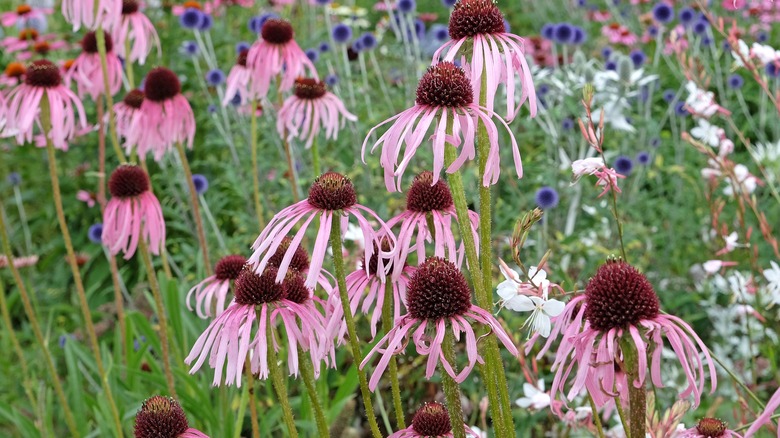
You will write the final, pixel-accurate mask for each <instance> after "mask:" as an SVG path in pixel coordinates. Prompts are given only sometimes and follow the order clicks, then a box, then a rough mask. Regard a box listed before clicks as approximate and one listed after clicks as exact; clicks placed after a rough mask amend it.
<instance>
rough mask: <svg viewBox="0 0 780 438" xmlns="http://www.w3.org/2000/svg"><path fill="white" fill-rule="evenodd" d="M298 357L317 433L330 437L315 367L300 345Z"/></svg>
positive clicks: (325, 437) (324, 437)
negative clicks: (318, 392) (318, 389)
mask: <svg viewBox="0 0 780 438" xmlns="http://www.w3.org/2000/svg"><path fill="white" fill-rule="evenodd" d="M298 357H299V358H301V359H300V362H299V363H300V365H301V376H302V377H303V384H304V385H305V386H306V392H308V393H309V399H310V400H311V406H312V411H313V412H314V420H315V422H316V423H317V434H318V436H321V437H323V438H327V437H330V431H329V430H328V421H327V420H326V419H325V412H324V411H323V410H322V403H321V402H320V397H319V395H317V385H316V380H315V378H314V368H313V367H312V365H311V362H309V361H308V360H307V359H306V355H305V352H304V351H303V349H302V348H301V347H300V346H298Z"/></svg>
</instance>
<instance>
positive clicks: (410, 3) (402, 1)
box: [396, 0, 417, 14]
mask: <svg viewBox="0 0 780 438" xmlns="http://www.w3.org/2000/svg"><path fill="white" fill-rule="evenodd" d="M396 7H397V8H398V10H399V11H401V12H402V13H404V14H408V13H410V12H414V10H415V9H416V8H417V3H415V1H414V0H398V3H397V4H396Z"/></svg>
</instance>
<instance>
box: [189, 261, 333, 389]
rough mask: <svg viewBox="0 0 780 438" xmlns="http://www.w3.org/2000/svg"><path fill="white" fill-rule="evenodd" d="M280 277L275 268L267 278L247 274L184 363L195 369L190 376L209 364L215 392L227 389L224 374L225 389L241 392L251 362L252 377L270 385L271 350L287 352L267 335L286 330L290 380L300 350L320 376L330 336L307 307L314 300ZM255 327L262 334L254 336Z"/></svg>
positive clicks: (248, 269)
mask: <svg viewBox="0 0 780 438" xmlns="http://www.w3.org/2000/svg"><path fill="white" fill-rule="evenodd" d="M277 272H278V271H277V269H276V268H274V267H272V266H269V267H268V268H267V269H265V270H264V271H263V272H262V273H257V272H255V269H254V267H252V266H247V267H246V268H245V269H243V270H242V271H241V274H239V276H238V278H237V279H236V281H235V292H234V298H233V301H232V302H231V304H230V306H228V308H227V309H225V311H224V312H222V314H220V315H219V316H218V317H216V318H215V319H214V320H213V321H212V322H211V324H209V326H208V328H206V330H205V331H204V332H203V334H201V335H200V337H199V338H198V340H197V341H196V342H195V345H194V346H193V347H192V351H190V354H189V356H187V358H186V359H185V360H184V362H185V363H186V364H188V365H192V369H190V374H194V373H195V372H197V371H198V370H199V369H200V368H201V366H203V364H204V363H205V362H206V359H208V364H209V366H210V367H211V368H214V381H213V384H214V385H215V386H219V385H220V384H221V383H222V380H223V370H224V381H225V384H226V385H232V384H235V385H236V386H238V387H240V386H241V380H243V379H242V378H241V376H242V375H243V372H244V363H245V362H246V360H247V358H249V363H250V369H251V372H252V373H253V374H255V375H257V376H258V377H259V378H260V379H261V380H265V379H267V378H268V376H269V371H270V370H269V367H268V348H274V349H275V350H276V351H278V350H279V349H280V348H281V346H280V345H279V343H278V342H276V340H275V339H269V338H268V336H267V333H268V332H267V330H269V331H270V332H271V334H272V336H274V337H275V335H273V332H281V331H282V329H283V331H284V332H285V333H286V335H287V343H288V347H287V354H288V356H287V367H288V370H289V373H290V375H296V376H297V375H298V361H299V358H298V347H299V346H300V348H301V349H302V350H303V351H307V352H308V353H309V358H310V360H311V361H312V365H314V369H315V373H317V374H318V372H319V369H320V364H321V362H322V361H323V359H324V354H323V352H322V349H321V348H320V345H319V343H318V340H319V337H320V336H322V334H323V333H324V331H325V330H324V328H323V327H322V323H321V321H322V319H321V318H320V317H317V316H315V315H313V314H312V311H311V309H312V307H307V306H305V305H304V304H305V303H306V302H307V301H310V299H311V297H310V296H306V294H300V293H299V290H298V288H297V287H291V286H292V284H291V283H287V284H285V283H277V281H276V276H277ZM290 274H291V278H293V276H294V275H297V273H295V272H294V271H290ZM296 285H297V284H296ZM290 292H292V293H290ZM255 322H257V326H258V328H257V331H254V330H253V329H254V326H255ZM278 322H281V327H277V323H278ZM269 324H270V325H271V327H270V329H268V325H269ZM253 331H254V333H253ZM250 350H251V351H252V353H251V354H250ZM303 360H307V359H305V358H304V359H303Z"/></svg>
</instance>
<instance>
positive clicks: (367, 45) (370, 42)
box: [360, 32, 376, 50]
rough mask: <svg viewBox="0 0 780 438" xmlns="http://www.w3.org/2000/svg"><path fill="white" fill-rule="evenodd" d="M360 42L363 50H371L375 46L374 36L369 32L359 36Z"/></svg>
mask: <svg viewBox="0 0 780 438" xmlns="http://www.w3.org/2000/svg"><path fill="white" fill-rule="evenodd" d="M360 43H361V44H362V45H363V50H373V49H374V48H375V47H376V37H375V36H374V34H373V33H371V32H366V33H364V34H363V35H361V36H360Z"/></svg>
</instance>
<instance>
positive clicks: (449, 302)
mask: <svg viewBox="0 0 780 438" xmlns="http://www.w3.org/2000/svg"><path fill="white" fill-rule="evenodd" d="M406 308H407V309H408V313H407V314H406V315H404V316H402V317H401V318H399V319H398V320H396V325H395V327H393V329H392V330H390V331H389V332H388V333H387V334H386V335H385V337H384V338H382V339H381V340H380V341H379V342H378V343H377V344H376V345H375V346H374V348H373V349H372V350H371V351H370V352H369V353H368V355H366V358H365V359H364V360H363V362H362V363H361V364H360V367H361V368H364V367H365V366H366V364H367V363H368V362H370V361H371V358H372V357H373V355H374V354H376V353H377V352H380V354H381V355H382V358H381V359H380V361H379V363H378V365H377V367H376V369H375V371H374V373H373V375H372V376H371V380H370V382H369V385H368V386H369V388H370V389H371V390H372V391H373V390H375V389H376V387H377V384H378V383H379V379H380V378H381V376H382V373H383V372H384V370H385V369H386V367H387V364H388V362H389V361H390V357H392V355H394V354H398V353H399V352H402V351H403V350H404V348H399V347H400V346H401V345H402V344H404V341H407V340H408V339H409V337H411V338H412V340H413V342H414V344H415V347H416V349H417V352H418V353H419V354H422V355H426V356H428V361H427V364H426V369H425V378H426V379H430V378H431V377H432V376H433V373H434V371H435V370H436V365H437V364H439V363H441V365H442V368H444V370H445V372H447V374H449V375H450V376H451V377H452V378H453V379H455V381H457V382H459V383H460V382H463V381H464V380H465V379H466V377H468V375H469V373H471V370H472V369H473V368H474V365H475V364H476V363H477V361H480V362H481V360H482V359H481V357H480V356H479V353H478V351H477V344H476V336H475V333H474V328H473V326H474V322H475V323H479V324H483V325H487V326H489V327H490V328H491V329H492V331H493V334H495V335H496V337H497V338H498V340H500V341H501V343H502V344H503V345H504V346H505V347H506V348H507V350H509V352H510V353H511V354H512V355H514V356H516V355H517V348H516V347H515V346H514V344H513V343H512V340H511V339H510V338H509V336H508V335H507V334H506V332H505V331H504V329H503V328H502V327H501V325H500V323H499V322H498V321H497V320H496V319H495V318H494V317H493V315H491V314H490V313H489V312H487V311H485V310H483V309H481V308H479V307H477V306H474V305H472V304H471V289H470V288H469V285H468V282H467V281H466V278H465V277H464V276H463V273H461V272H460V270H459V269H458V268H457V266H455V264H453V263H450V262H448V261H447V260H444V259H442V258H439V257H430V258H428V259H427V260H426V261H425V262H423V263H422V264H421V265H420V266H419V267H418V268H417V270H416V271H415V272H414V273H413V274H412V277H411V279H410V280H409V284H408V285H407V290H406ZM467 318H468V319H471V320H473V321H474V322H468V320H467ZM426 329H430V330H431V331H432V332H433V333H432V335H431V336H430V337H428V336H422V335H425V334H426ZM447 330H452V331H453V332H454V333H455V334H456V339H460V338H461V336H460V335H461V334H465V343H466V355H467V358H468V361H467V364H466V366H465V367H464V369H463V370H462V371H461V372H460V373H457V372H456V371H455V369H454V368H453V364H450V363H449V362H448V361H447V359H446V358H445V357H444V354H443V352H442V341H443V339H444V335H445V333H446V331H447ZM412 332H413V333H414V335H413V336H410V335H409V334H410V333H412ZM423 338H425V339H423Z"/></svg>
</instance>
